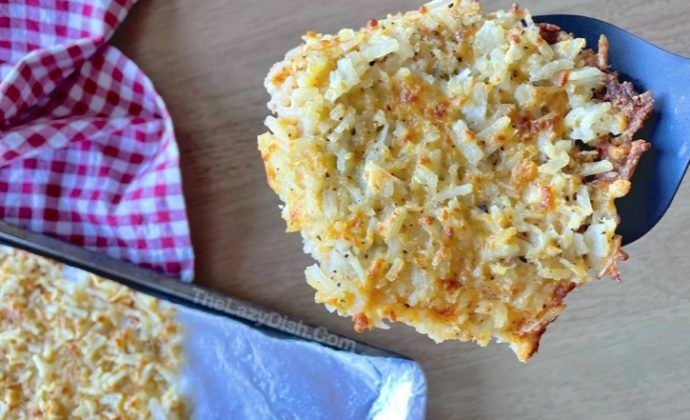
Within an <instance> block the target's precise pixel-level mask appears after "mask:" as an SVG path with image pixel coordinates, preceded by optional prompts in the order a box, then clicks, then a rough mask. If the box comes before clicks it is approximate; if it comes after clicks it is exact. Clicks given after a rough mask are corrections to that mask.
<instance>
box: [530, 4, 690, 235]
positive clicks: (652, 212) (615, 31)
mask: <svg viewBox="0 0 690 420" xmlns="http://www.w3.org/2000/svg"><path fill="white" fill-rule="evenodd" d="M534 20H535V21H536V22H543V23H552V24H554V25H558V26H560V27H561V28H562V29H563V30H565V31H566V32H570V33H572V34H574V35H575V36H576V37H578V38H584V39H586V40H587V45H588V46H589V47H590V48H591V47H594V48H595V49H596V45H597V42H598V40H599V36H600V35H601V34H603V35H606V37H607V38H608V39H609V43H610V50H609V63H610V65H611V68H612V69H613V70H615V71H617V72H620V73H621V76H622V79H624V80H629V81H631V82H633V83H634V84H635V86H636V88H637V90H638V91H640V92H644V91H647V90H651V91H652V94H653V95H654V98H655V99H656V107H655V111H654V116H653V118H652V119H651V121H648V123H647V125H646V127H645V129H644V130H643V131H642V132H640V133H638V135H637V138H641V139H643V140H647V141H649V142H651V143H652V149H651V150H650V151H649V152H647V153H645V154H644V156H643V157H642V159H641V160H640V164H639V166H638V169H637V172H636V173H635V176H634V178H633V179H632V190H631V191H630V194H629V195H628V196H626V197H625V198H623V199H620V200H618V202H617V203H616V204H617V207H618V211H619V213H620V215H621V225H620V227H619V233H620V234H621V235H622V236H623V244H624V245H627V244H630V243H632V242H634V241H636V240H638V239H640V238H641V237H642V236H644V235H645V234H646V233H647V232H649V231H650V230H652V228H653V227H654V226H655V225H656V224H657V223H658V222H659V220H661V218H662V217H663V215H664V213H666V210H667V209H668V208H669V206H670V205H671V201H673V197H674V196H675V195H676V192H677V191H678V187H679V186H680V183H681V181H682V180H683V176H684V175H685V172H686V170H687V168H688V164H690V59H688V58H685V57H681V56H679V55H676V54H673V53H670V52H668V51H665V50H663V49H661V48H659V47H657V46H655V45H653V44H650V43H649V42H647V41H645V40H643V39H641V38H639V37H637V36H635V35H633V34H631V33H629V32H627V31H624V30H623V29H620V28H618V27H616V26H614V25H611V24H610V23H606V22H602V21H600V20H597V19H594V18H590V17H585V16H574V15H547V16H539V17H536V18H535V19H534Z"/></svg>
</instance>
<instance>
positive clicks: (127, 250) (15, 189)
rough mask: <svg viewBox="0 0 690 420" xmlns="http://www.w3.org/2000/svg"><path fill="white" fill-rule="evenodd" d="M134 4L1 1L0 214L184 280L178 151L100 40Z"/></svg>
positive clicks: (147, 94) (147, 84) (149, 98)
mask: <svg viewBox="0 0 690 420" xmlns="http://www.w3.org/2000/svg"><path fill="white" fill-rule="evenodd" d="M134 3H135V1H134V0H97V1H94V0H70V1H65V0H0V218H2V219H3V220H5V221H7V222H9V223H12V224H15V225H18V226H21V227H24V228H26V229H29V230H32V231H36V232H42V233H45V234H48V235H51V236H55V237H58V238H62V239H64V240H66V241H69V242H72V243H74V244H77V245H80V246H84V247H86V248H91V249H94V250H98V251H102V252H105V253H107V254H109V255H111V256H113V257H116V258H121V259H124V260H127V261H131V262H133V263H136V264H139V265H141V266H143V267H146V268H152V269H156V270H160V271H162V272H164V273H166V274H169V275H172V276H177V277H180V278H182V279H184V280H187V281H191V279H192V276H193V269H194V254H193V251H192V246H191V241H190V236H189V227H188V223H187V216H186V212H185V203H184V197H183V195H182V187H181V179H180V170H179V162H178V150H177V145H176V143H175V137H174V133H173V128H172V122H171V120H170V116H169V115H168V111H167V109H166V107H165V104H164V103H163V101H162V100H161V98H160V97H159V96H158V94H157V93H156V91H155V89H154V88H153V85H152V84H151V81H150V80H149V79H148V78H147V77H146V76H145V75H144V74H143V73H142V72H141V70H140V69H139V68H138V67H137V66H136V65H135V64H134V63H133V62H132V61H130V60H129V59H128V58H127V57H125V56H124V55H123V54H122V53H121V52H120V51H119V50H118V49H116V48H114V47H112V46H109V45H107V44H106V41H107V40H108V39H109V38H110V36H111V35H112V33H113V31H114V30H115V28H116V27H117V26H118V25H119V23H120V22H121V21H122V20H123V19H124V17H125V16H126V14H127V12H128V10H129V9H130V8H131V7H132V5H133V4H134Z"/></svg>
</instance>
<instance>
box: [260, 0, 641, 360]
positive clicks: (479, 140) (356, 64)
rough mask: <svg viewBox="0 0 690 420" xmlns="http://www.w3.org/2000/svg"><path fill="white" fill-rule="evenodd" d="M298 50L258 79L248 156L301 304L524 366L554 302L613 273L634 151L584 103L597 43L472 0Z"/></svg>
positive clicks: (622, 121)
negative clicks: (303, 257) (497, 350)
mask: <svg viewBox="0 0 690 420" xmlns="http://www.w3.org/2000/svg"><path fill="white" fill-rule="evenodd" d="M554 28H555V30H554ZM303 40H304V42H303V44H302V45H301V46H300V47H298V48H295V49H294V50H292V51H290V52H288V53H287V55H286V57H285V59H284V60H283V61H281V62H280V63H277V64H276V65H274V67H273V68H272V69H271V71H270V74H269V75H268V77H267V79H266V83H265V84H266V87H267V89H268V91H269V93H270V94H271V101H270V102H269V108H270V109H271V110H272V111H273V113H274V114H275V115H274V116H269V117H268V118H267V119H266V126H267V127H268V128H269V130H270V131H269V132H267V133H265V134H263V135H261V136H260V137H259V149H260V151H261V154H262V158H263V161H264V163H265V165H266V174H267V178H268V182H269V184H270V186H271V187H272V188H273V189H274V190H275V191H276V193H277V194H278V195H279V196H280V198H281V199H282V200H283V201H284V206H283V207H282V215H283V217H284V219H285V220H286V221H287V228H288V231H291V232H293V231H300V232H301V233H302V236H303V239H304V242H305V251H306V252H308V253H310V254H311V255H312V256H313V257H314V258H315V259H316V260H317V261H318V264H317V265H314V266H312V267H309V268H308V269H307V270H306V277H307V281H308V283H309V284H310V285H311V286H312V287H314V288H315V289H316V300H317V302H321V303H324V304H326V306H327V308H328V309H330V310H333V311H337V312H338V313H339V314H341V315H345V316H351V317H352V318H353V321H354V323H355V328H356V329H357V330H358V331H361V330H363V329H366V328H372V327H382V328H385V327H386V326H387V321H400V322H404V323H406V324H409V325H411V326H413V327H414V328H416V329H417V330H418V331H419V332H421V333H424V334H428V335H429V336H430V337H431V338H433V339H434V340H436V341H443V340H449V339H458V340H463V341H466V340H473V341H475V342H477V343H479V344H480V345H482V346H484V345H487V344H488V343H489V342H490V341H491V339H492V337H495V338H497V339H498V340H499V341H502V342H507V343H509V344H510V345H511V347H512V348H513V350H514V351H515V353H516V354H517V356H518V358H519V359H520V360H522V361H526V360H528V359H529V358H530V357H531V356H532V354H533V353H534V352H536V351H537V348H538V345H539V340H540V337H541V336H542V334H543V333H544V331H545V329H546V327H547V325H548V324H549V323H551V322H552V321H554V320H555V319H556V317H557V316H558V314H559V313H561V311H562V310H563V308H564V304H563V299H564V298H565V296H566V295H567V294H568V292H570V291H571V290H572V289H573V288H575V287H576V286H577V285H580V284H583V283H586V282H589V281H591V280H593V279H597V278H600V277H602V276H604V275H607V274H608V275H611V276H613V277H617V275H618V274H617V273H618V272H617V269H616V261H617V260H618V259H621V258H623V257H624V254H623V253H622V251H621V249H620V248H621V238H620V236H618V235H616V228H617V226H618V224H619V217H618V214H617V212H616V207H615V205H614V200H615V199H616V198H619V197H622V196H624V195H625V194H627V192H628V190H629V188H630V181H629V176H618V174H617V173H616V172H615V171H616V169H617V168H620V167H625V168H626V170H627V169H634V165H635V164H636V162H637V160H636V159H629V160H626V159H625V158H626V155H625V153H628V151H630V150H634V152H630V153H637V155H636V156H635V158H639V154H640V153H641V152H643V151H644V150H646V148H647V145H645V143H644V142H639V143H637V147H630V142H631V141H632V139H631V138H630V134H631V133H629V131H630V127H629V126H628V124H629V119H628V118H627V116H626V113H625V110H624V109H623V107H621V106H619V105H618V104H617V103H615V101H611V100H605V99H604V98H602V95H603V94H602V92H603V91H604V88H605V86H606V83H607V80H610V79H611V77H610V72H609V71H608V69H607V68H606V67H599V66H598V65H597V62H599V63H606V57H605V50H606V48H601V51H600V54H599V57H598V60H597V57H596V56H595V54H594V53H593V52H592V51H591V50H587V49H585V48H586V45H585V41H584V40H583V39H578V38H574V37H573V36H571V35H568V34H565V33H563V32H560V30H559V29H558V28H557V27H553V25H547V26H541V25H536V24H534V23H533V21H532V18H531V17H530V15H529V13H528V12H527V11H525V10H521V9H519V8H517V7H514V8H513V9H512V10H510V11H507V12H503V11H499V12H496V13H494V14H483V13H482V12H481V10H480V7H479V4H478V3H477V2H476V1H473V0H462V1H450V0H436V1H433V2H431V3H429V4H427V5H426V6H423V7H422V8H420V9H419V11H413V12H408V13H405V14H397V15H392V16H389V17H388V18H387V19H385V20H382V21H375V20H372V21H370V22H369V23H368V25H367V27H365V28H363V29H361V30H359V31H353V30H348V29H345V30H342V31H340V32H339V33H338V34H337V35H321V34H315V33H307V34H306V35H305V36H304V38H303ZM605 41H606V40H605V39H604V38H602V43H605ZM602 45H604V44H602ZM644 99H645V100H646V101H647V102H648V103H649V102H650V101H652V100H651V95H648V96H645V97H644ZM638 102H640V101H638ZM646 111H647V108H645V112H646ZM638 128H639V127H638ZM633 131H636V130H633ZM632 134H634V133H632ZM605 145H608V146H607V148H606V150H608V152H607V154H604V153H602V152H601V150H600V149H601V148H603V147H604V146H605ZM614 152H616V153H618V155H615V154H614ZM608 156H616V159H617V160H614V161H613V162H612V161H609V160H608ZM629 173H631V171H628V172H626V174H629Z"/></svg>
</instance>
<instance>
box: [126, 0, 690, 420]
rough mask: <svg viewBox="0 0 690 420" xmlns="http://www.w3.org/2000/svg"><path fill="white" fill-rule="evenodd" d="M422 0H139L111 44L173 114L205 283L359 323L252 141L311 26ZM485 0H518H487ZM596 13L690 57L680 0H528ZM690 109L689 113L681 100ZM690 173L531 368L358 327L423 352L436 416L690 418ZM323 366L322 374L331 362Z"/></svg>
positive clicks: (581, 296) (579, 298) (400, 332)
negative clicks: (323, 293) (320, 297)
mask: <svg viewBox="0 0 690 420" xmlns="http://www.w3.org/2000/svg"><path fill="white" fill-rule="evenodd" d="M419 1H420V0H417V1H415V0H397V1H396V0H349V1H342V0H321V1H316V0H261V1H259V0H203V1H194V0H141V1H140V4H139V5H137V6H136V7H135V8H134V10H133V11H132V13H131V15H130V16H129V18H128V19H127V21H126V22H125V24H124V25H123V26H122V28H121V29H120V30H119V33H118V35H117V37H116V39H115V44H116V45H118V46H119V47H120V48H122V49H123V50H124V52H125V53H126V54H127V55H129V56H130V57H131V58H133V59H134V61H136V62H137V63H138V64H139V65H140V66H141V67H142V68H143V69H144V71H145V72H146V73H147V74H148V75H149V76H150V77H151V79H152V80H153V82H154V84H155V85H156V87H157V88H158V90H159V91H160V93H161V94H162V96H163V98H164V99H165V100H166V102H167V104H168V107H169V108H170V112H171V114H172V116H173V119H174V121H175V125H176V129H177V136H178V140H179V145H180V149H181V155H182V172H183V177H184V187H185V193H186V196H187V204H188V208H189V216H190V219H191V229H192V236H193V241H194V245H195V249H196V253H197V257H198V258H197V277H196V278H197V282H198V283H200V284H203V285H206V286H209V287H212V288H215V289H218V290H220V291H223V292H225V293H228V294H231V295H235V296H237V297H240V298H244V299H248V300H251V301H254V302H256V303H259V304H261V305H265V306H267V307H271V308H273V309H276V310H278V311H281V312H284V313H286V314H288V315H291V316H295V317H298V318H302V319H304V320H305V321H308V322H311V323H317V324H321V325H325V326H327V327H328V328H331V329H333V330H334V331H337V332H339V333H342V334H344V335H349V336H354V335H355V334H354V333H353V332H352V324H351V322H350V321H349V320H345V319H341V318H338V317H336V316H334V315H330V314H328V313H327V312H326V310H325V309H324V308H323V307H322V306H319V305H316V304H314V303H313V293H312V290H311V288H310V287H309V286H308V285H307V284H306V283H305V281H304V278H303V270H304V268H305V267H306V266H307V265H308V264H310V263H311V262H310V259H309V258H307V257H306V256H304V255H303V254H302V251H301V241H300V238H299V237H298V235H296V234H291V235H287V234H285V233H284V226H285V225H284V222H283V221H282V220H281V219H280V216H279V212H278V207H277V205H278V201H277V199H276V197H275V196H274V194H273V193H272V192H271V191H270V190H269V188H268V186H267V185H266V182H265V178H264V173H263V168H262V164H261V161H260V159H259V153H258V151H257V150H256V136H257V134H259V133H261V132H263V131H264V128H263V126H262V121H263V119H264V117H265V116H266V115H267V110H266V108H265V102H266V101H267V95H266V93H265V92H264V89H263V87H262V80H263V77H264V75H265V74H266V72H267V71H268V68H269V66H270V65H271V64H272V63H273V62H275V61H277V60H279V59H280V58H281V57H282V54H283V53H284V52H285V51H287V50H288V49H289V48H291V47H292V46H295V45H297V44H298V43H299V37H300V35H301V34H302V33H304V32H306V31H307V30H316V31H323V32H333V31H336V30H338V29H339V28H341V27H360V26H361V25H363V24H364V23H365V22H366V21H367V20H368V19H369V18H372V17H382V16H385V14H386V13H387V12H393V11H398V10H407V9H411V8H416V7H417V6H419ZM484 6H485V9H486V10H495V9H497V8H508V7H510V1H509V0H505V1H485V2H484ZM523 6H526V7H529V8H531V9H532V11H533V12H534V14H540V13H554V12H563V13H576V14H585V15H594V16H597V17H599V18H601V19H604V20H607V21H609V22H612V23H614V24H617V25H619V26H621V27H623V28H626V29H629V30H631V31H632V32H634V33H636V34H638V35H640V36H642V37H644V38H646V39H648V40H650V41H652V42H654V43H656V44H658V45H660V46H663V47H665V48H667V49H669V50H671V51H674V52H676V53H680V54H684V55H690V30H688V29H690V25H689V24H688V20H690V2H687V1H686V0H616V1H606V2H603V1H594V0H570V1H565V0H551V1H549V2H537V1H525V2H523ZM688 118H690V110H688ZM688 226H690V183H687V182H686V183H685V185H684V186H683V187H682V188H681V191H680V193H679V195H678V198H677V199H676V201H675V203H674V205H673V207H672V208H671V210H670V211H669V213H668V215H667V216H666V217H665V218H664V220H663V221H662V222H661V224H660V225H659V226H658V227H657V228H656V229H655V230H654V231H653V232H652V233H651V234H650V235H649V236H647V237H645V238H644V239H643V240H641V241H639V242H638V243H635V244H633V245H632V246H630V247H628V248H627V251H628V252H629V253H630V256H631V258H630V261H629V262H628V263H626V264H624V265H623V268H622V271H623V277H624V280H625V281H624V283H623V284H622V285H617V284H615V283H614V282H612V281H602V282H600V283H598V284H593V285H590V286H589V287H586V288H584V289H583V290H579V291H576V292H575V293H573V294H572V295H571V296H570V297H569V298H568V304H569V308H568V310H567V311H566V312H565V314H564V315H563V316H562V317H561V318H560V319H559V320H558V322H557V323H556V324H554V325H553V326H552V327H551V328H550V329H549V331H548V333H547V334H546V335H545V337H544V339H543V341H542V349H541V352H540V353H539V354H538V355H537V356H536V357H535V358H534V360H533V361H532V362H530V363H529V365H522V364H520V363H518V362H517V361H516V359H515V358H514V356H513V355H512V353H511V352H510V351H509V350H508V348H506V347H505V346H503V345H492V346H490V347H489V348H488V349H479V348H477V347H475V346H474V345H473V344H461V343H445V344H442V345H436V344H433V343H432V342H431V341H429V340H428V339H426V338H425V337H422V336H420V335H417V334H416V333H414V332H413V331H412V330H411V329H410V328H407V327H401V326H396V327H393V328H392V329H391V330H388V331H375V332H371V333H366V334H363V335H360V336H358V337H357V338H359V339H362V340H364V341H367V342H369V343H372V344H376V345H379V346H383V347H386V348H389V349H392V350H395V351H398V352H400V353H403V354H406V355H408V356H410V357H413V358H415V359H416V360H418V361H419V362H420V363H421V364H422V366H423V367H424V369H425V371H426V374H427V377H428V381H429V405H428V413H429V417H430V418H466V419H494V418H561V419H569V418H573V419H580V418H611V419H618V418H639V419H648V418H690V258H688V257H687V253H688V252H687V251H688V249H689V248H688V247H687V245H686V244H687V243H688V242H690V228H688ZM324 375H327V372H324Z"/></svg>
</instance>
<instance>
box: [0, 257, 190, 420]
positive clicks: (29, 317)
mask: <svg viewBox="0 0 690 420" xmlns="http://www.w3.org/2000/svg"><path fill="white" fill-rule="evenodd" d="M181 343H182V333H181V326H180V324H179V323H178V322H177V321H176V318H175V311H174V308H172V307H171V306H166V305H165V304H163V303H161V302H159V301H158V300H157V299H154V298H151V297H148V296H146V295H143V294H140V293H136V292H133V291H132V290H130V289H128V288H126V287H124V286H121V285H118V284H117V283H114V282H111V281H109V280H104V279H101V278H97V277H95V276H88V277H85V278H82V279H78V280H76V281H71V280H65V279H64V277H63V273H62V266H61V265H60V264H57V263H55V262H53V261H50V260H47V259H44V258H41V257H37V256H35V255H31V254H28V253H26V252H21V251H16V250H9V249H3V252H2V254H1V255H0V419H5V418H7V419H16V418H51V419H62V418H65V419H66V418H73V417H76V418H109V419H115V418H118V419H148V418H153V419H175V418H185V417H186V414H185V413H186V412H185V407H184V404H183V400H182V397H181V394H180V392H179V390H178V386H177V376H178V369H179V366H180V363H181V360H182V344H181Z"/></svg>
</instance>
